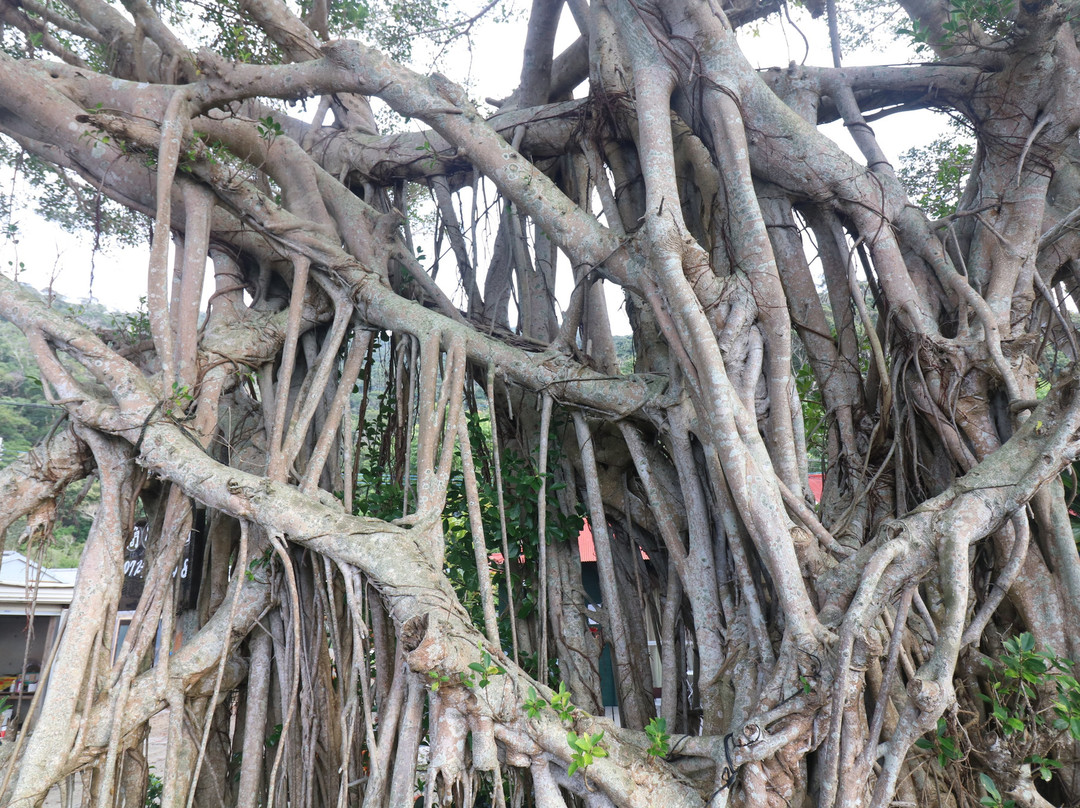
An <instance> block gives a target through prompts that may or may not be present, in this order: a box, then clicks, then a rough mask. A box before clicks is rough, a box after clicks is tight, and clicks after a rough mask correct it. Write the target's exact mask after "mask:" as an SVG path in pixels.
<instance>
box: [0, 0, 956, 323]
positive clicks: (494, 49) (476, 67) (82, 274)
mask: <svg viewBox="0 0 1080 808" xmlns="http://www.w3.org/2000/svg"><path fill="white" fill-rule="evenodd" d="M516 5H517V8H518V9H519V10H521V9H522V8H523V7H527V5H528V4H527V3H525V2H524V0H516ZM793 13H794V14H795V16H796V22H797V23H798V25H799V27H800V29H801V30H802V31H803V33H805V35H806V36H807V38H808V39H809V40H810V43H811V50H810V55H809V58H808V60H807V63H808V64H820V65H827V64H831V62H832V59H831V55H830V53H829V50H828V40H827V31H826V24H825V20H824V18H822V19H818V20H812V19H810V18H809V16H808V15H806V13H805V12H804V11H802V10H801V9H793ZM756 32H757V33H756V34H755V33H754V32H753V31H751V30H750V29H749V28H745V27H744V29H742V30H741V32H740V36H739V39H740V42H741V44H742V46H743V48H744V51H745V52H746V54H747V56H748V58H749V59H750V61H751V64H754V65H755V66H757V67H760V68H764V67H772V66H778V65H787V64H788V63H789V62H791V61H802V58H803V52H804V45H803V40H802V38H801V37H799V35H798V34H797V33H794V32H793V31H792V30H791V28H790V26H789V25H788V24H787V23H786V22H784V21H782V20H781V19H779V17H777V16H775V15H774V17H773V18H771V19H770V20H768V21H766V22H764V23H760V24H759V25H758V26H756ZM576 36H577V28H576V26H575V25H574V22H573V19H572V17H571V16H570V13H569V11H565V10H564V13H563V18H562V20H561V24H560V28H559V36H558V38H557V41H556V53H558V52H559V51H560V50H561V49H562V48H564V47H565V46H566V45H568V44H570V43H571V42H572V41H573V40H574V38H576ZM524 38H525V26H524V24H523V19H519V20H518V21H516V22H509V23H502V24H494V23H486V24H485V23H481V24H480V25H478V26H477V28H476V29H475V31H474V35H473V39H472V47H467V46H466V45H465V44H464V43H462V44H461V45H460V46H459V47H457V49H456V50H454V51H452V52H451V53H449V54H448V55H447V56H445V57H444V58H443V60H442V62H441V64H440V65H438V67H437V69H439V70H440V71H441V72H444V73H446V74H447V75H449V76H450V77H451V78H453V79H455V80H461V79H463V78H465V76H466V75H468V77H469V81H470V83H471V84H472V85H473V92H472V94H473V95H477V96H480V97H491V98H500V97H505V96H507V95H509V94H510V93H511V92H512V91H513V90H514V89H515V88H516V87H517V84H518V78H519V74H520V69H521V54H522V53H523V51H524ZM418 56H419V54H418ZM909 56H910V51H909V50H908V49H907V48H906V47H905V46H903V45H902V44H900V43H896V45H895V46H894V47H892V48H887V49H882V48H868V49H865V50H864V51H863V52H854V53H851V54H845V56H844V60H845V64H851V65H855V64H880V63H882V62H890V61H891V62H895V63H902V62H904V61H906V60H907V59H908V58H909ZM414 67H415V68H416V69H418V70H426V69H429V68H428V65H426V64H424V63H423V62H422V61H421V59H417V60H416V63H415V64H414ZM915 115H918V116H919V119H918V120H917V121H915V120H913V118H914V116H915ZM902 117H903V124H902V125H897V124H893V123H891V122H890V121H889V119H885V120H883V121H879V122H877V123H876V124H875V125H874V128H875V131H876V132H877V134H878V138H879V142H880V143H881V145H882V148H883V149H884V151H885V153H886V155H887V156H888V157H890V158H891V159H894V160H895V158H896V157H897V156H898V155H899V154H900V153H901V152H902V151H904V150H906V149H909V148H911V147H913V146H917V145H924V144H925V143H929V142H930V141H931V140H933V139H934V138H935V137H937V136H938V135H939V134H941V133H942V132H943V131H944V129H945V125H944V118H943V117H942V116H940V115H934V114H932V113H905V115H904V116H902ZM825 131H826V132H827V134H828V135H829V136H830V137H832V138H833V139H834V140H835V141H836V142H837V143H838V145H840V146H841V147H842V148H844V149H846V150H848V151H849V152H851V153H852V154H853V155H855V156H856V158H857V159H859V160H860V161H861V160H862V158H861V157H860V156H859V154H858V152H857V150H856V149H855V146H854V144H853V143H852V142H851V140H850V138H849V136H848V134H847V132H846V131H845V130H844V129H843V127H842V126H840V125H837V124H833V125H830V126H829V127H827V128H826V129H825ZM10 182H11V178H10V176H8V177H0V183H3V184H8V183H10ZM9 187H10V186H9ZM488 198H489V199H491V198H493V195H492V194H490V193H489V195H488ZM466 204H467V203H466ZM2 224H3V225H6V223H2ZM17 224H18V226H19V230H20V236H19V239H18V243H17V244H16V243H13V242H12V241H11V240H8V239H0V271H3V272H5V274H8V275H9V276H10V275H12V274H14V272H15V271H16V270H18V269H19V268H20V264H21V265H22V267H23V268H22V271H21V272H19V279H20V280H21V281H24V282H28V283H31V284H32V285H34V286H36V287H38V288H40V289H45V288H46V287H48V286H50V285H51V286H52V287H53V289H54V290H55V291H56V292H58V293H59V294H61V295H63V296H64V297H67V298H69V299H72V300H82V299H84V298H86V297H88V296H90V295H91V293H92V295H93V298H94V299H95V300H96V301H98V302H100V303H103V304H104V305H106V306H107V307H109V308H112V309H116V310H120V311H133V310H135V309H136V308H137V307H138V305H139V298H140V297H142V296H143V295H145V294H146V292H145V288H146V266H147V258H148V253H149V246H148V245H147V246H146V247H143V248H137V249H135V248H128V249H119V248H113V249H109V250H106V251H102V252H99V253H98V254H97V255H96V256H92V250H91V246H92V244H93V237H92V235H90V234H70V233H65V232H63V230H61V229H60V228H59V227H58V226H57V225H53V224H50V223H47V222H44V221H42V220H41V219H40V218H38V217H36V216H34V215H32V214H31V213H29V212H26V211H24V212H23V213H21V214H19V215H18V216H17ZM424 250H425V253H426V254H427V255H428V260H429V261H430V260H431V257H432V253H433V248H432V246H431V244H430V242H429V243H428V244H427V245H425V246H424ZM480 263H481V264H482V265H483V264H484V263H485V262H484V259H483V256H482V255H481V261H480ZM92 265H93V284H92V287H91V270H92ZM566 269H567V264H566V262H565V259H563V263H562V264H561V265H560V270H561V272H560V274H561V275H562V276H563V279H564V280H563V282H560V284H559V285H558V287H557V289H556V294H557V296H558V297H559V298H560V299H562V300H564V301H565V300H566V299H567V298H568V294H569V287H570V280H569V277H568V276H569V272H567V271H566ZM453 274H454V270H453V261H452V260H450V261H445V260H444V263H443V265H442V270H441V271H440V277H439V280H440V284H442V283H443V282H446V283H448V284H450V286H451V287H452V286H453V277H452V276H453ZM444 279H445V280H444ZM207 281H208V282H207V283H206V284H205V288H206V289H207V295H208V294H209V293H210V291H212V288H213V282H212V277H210V278H208V279H207ZM447 292H448V293H450V294H452V296H454V297H455V300H456V301H457V302H460V298H459V297H458V296H456V295H453V293H454V289H453V288H448V289H447ZM609 298H611V300H610V301H609V302H610V306H609V308H610V309H611V314H612V326H613V330H614V331H615V333H628V332H629V324H628V323H627V321H626V319H625V316H624V315H623V314H622V313H621V308H622V301H621V294H619V293H618V290H610V289H609Z"/></svg>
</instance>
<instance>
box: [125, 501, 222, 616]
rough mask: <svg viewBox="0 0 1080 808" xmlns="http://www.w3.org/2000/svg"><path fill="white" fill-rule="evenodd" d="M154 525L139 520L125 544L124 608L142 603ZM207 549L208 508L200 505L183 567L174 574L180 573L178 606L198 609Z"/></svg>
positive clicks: (189, 534)
mask: <svg viewBox="0 0 1080 808" xmlns="http://www.w3.org/2000/svg"><path fill="white" fill-rule="evenodd" d="M149 534H150V528H149V526H148V525H147V523H146V520H142V519H140V520H139V521H138V522H137V523H136V524H135V529H134V531H133V532H132V535H131V538H130V539H129V540H128V543H127V545H126V546H125V547H124V584H123V587H122V588H121V590H120V605H119V609H120V611H122V612H123V611H132V610H134V609H135V608H137V607H138V605H139V598H141V597H142V592H143V585H144V584H145V583H146V572H147V568H148V564H147V559H146V540H147V537H148V536H149ZM205 549H206V511H205V510H204V509H202V508H199V509H197V510H196V511H195V513H194V520H193V522H192V527H191V531H190V532H189V533H188V537H187V541H186V542H185V543H184V554H183V556H182V557H181V559H180V565H179V569H178V570H177V571H176V572H174V573H173V575H179V576H180V592H179V596H178V597H177V603H176V610H177V612H183V611H186V610H188V609H194V608H196V606H197V605H198V602H199V585H200V584H201V583H202V559H203V551H204V550H205Z"/></svg>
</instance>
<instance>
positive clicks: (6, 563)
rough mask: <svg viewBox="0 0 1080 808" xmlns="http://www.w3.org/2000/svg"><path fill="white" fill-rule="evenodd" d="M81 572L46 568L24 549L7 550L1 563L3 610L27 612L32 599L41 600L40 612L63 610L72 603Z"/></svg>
mask: <svg viewBox="0 0 1080 808" xmlns="http://www.w3.org/2000/svg"><path fill="white" fill-rule="evenodd" d="M77 573H78V570H74V569H70V570H69V569H45V568H43V567H40V566H38V565H37V564H36V563H35V562H33V561H31V560H30V559H28V558H27V557H26V556H24V555H23V554H22V553H17V552H15V551H14V550H5V551H4V557H3V563H2V564H0V614H25V613H26V609H27V606H28V605H29V604H30V603H31V602H34V603H36V604H37V613H38V614H43V615H44V614H57V613H59V611H60V609H61V608H63V607H66V606H67V605H68V604H70V603H71V598H72V596H73V595H74V594H75V577H76V575H77ZM35 589H36V597H35Z"/></svg>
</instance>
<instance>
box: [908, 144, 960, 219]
mask: <svg viewBox="0 0 1080 808" xmlns="http://www.w3.org/2000/svg"><path fill="white" fill-rule="evenodd" d="M974 157H975V144H974V142H973V141H972V139H971V137H970V135H967V134H966V133H964V132H961V131H957V132H956V133H955V134H951V135H945V136H942V137H939V138H937V139H936V140H934V141H933V142H931V143H930V144H929V145H926V146H917V147H915V148H913V149H908V150H907V151H906V152H904V153H903V154H902V155H900V169H899V171H898V172H897V176H898V177H899V178H900V181H901V182H902V183H903V184H904V187H905V188H907V192H908V196H909V197H911V201H912V202H914V203H915V204H916V205H918V206H919V207H921V208H922V209H923V210H925V211H926V214H927V215H928V216H930V217H932V218H935V219H942V218H944V217H946V216H949V215H951V214H953V213H955V212H956V206H957V204H959V202H960V197H961V196H962V195H963V193H964V183H965V182H966V181H967V177H968V174H969V173H970V172H971V163H972V160H973V159H974Z"/></svg>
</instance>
